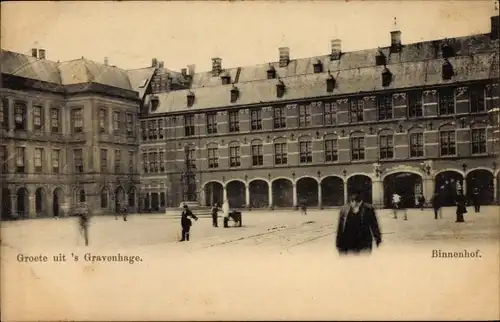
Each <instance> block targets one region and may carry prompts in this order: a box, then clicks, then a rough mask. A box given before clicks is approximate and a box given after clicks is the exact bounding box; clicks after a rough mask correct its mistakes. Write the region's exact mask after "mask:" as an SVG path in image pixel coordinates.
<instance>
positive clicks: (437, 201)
mask: <svg viewBox="0 0 500 322" xmlns="http://www.w3.org/2000/svg"><path fill="white" fill-rule="evenodd" d="M431 203H432V209H434V219H438V217H439V218H443V212H442V209H441V195H440V194H439V192H435V193H434V196H432V199H431Z"/></svg>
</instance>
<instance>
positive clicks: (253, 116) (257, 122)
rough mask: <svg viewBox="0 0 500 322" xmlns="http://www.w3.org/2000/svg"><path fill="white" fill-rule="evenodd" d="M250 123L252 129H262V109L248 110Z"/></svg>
mask: <svg viewBox="0 0 500 322" xmlns="http://www.w3.org/2000/svg"><path fill="white" fill-rule="evenodd" d="M250 123H251V129H252V131H258V130H262V109H260V108H255V109H252V110H250Z"/></svg>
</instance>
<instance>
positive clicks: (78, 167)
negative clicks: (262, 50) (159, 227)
mask: <svg viewBox="0 0 500 322" xmlns="http://www.w3.org/2000/svg"><path fill="white" fill-rule="evenodd" d="M0 62H1V67H2V79H1V88H0V95H1V99H2V109H1V110H0V114H1V115H0V122H1V124H0V137H1V142H0V165H1V169H0V170H1V171H0V179H1V190H2V193H1V199H0V204H1V207H0V210H1V214H2V218H6V217H8V216H9V215H12V216H16V217H17V216H21V217H40V216H49V215H53V214H58V213H61V212H62V213H63V214H64V215H65V214H67V213H68V212H72V211H74V210H75V208H77V207H78V206H79V205H81V203H85V204H86V205H87V206H88V208H89V209H91V210H92V212H93V213H94V214H98V213H106V212H114V211H115V210H116V209H117V208H118V207H119V206H120V205H124V204H128V205H129V207H130V208H131V209H132V210H137V209H138V196H139V193H138V192H139V190H138V189H139V183H140V181H139V173H138V171H137V170H138V152H137V151H138V145H139V141H138V132H139V131H138V115H139V112H140V106H141V105H142V101H143V98H144V96H145V95H146V94H147V93H149V92H150V91H151V89H152V80H153V79H156V80H158V79H160V80H161V82H158V84H157V85H155V86H156V87H157V88H158V89H159V86H163V87H164V88H167V87H168V86H170V87H174V88H179V87H180V88H182V86H184V85H183V83H186V80H187V77H180V76H178V77H177V78H176V79H175V80H174V81H172V84H169V85H167V84H166V82H167V81H168V80H170V78H168V77H164V76H165V75H167V74H168V75H180V73H174V72H171V71H168V70H166V69H165V68H163V66H162V65H163V63H162V62H159V61H158V60H157V59H154V60H153V64H152V66H151V67H148V68H142V69H135V70H123V69H120V68H117V67H115V66H109V65H108V63H107V59H105V62H104V63H97V62H93V61H90V60H87V59H85V58H83V57H82V58H81V59H77V60H73V61H68V62H62V63H59V62H53V61H50V60H48V59H46V52H45V50H43V49H32V53H31V55H24V54H19V53H14V52H10V51H6V50H2V51H1V56H0ZM176 82H178V83H176ZM174 83H175V84H174Z"/></svg>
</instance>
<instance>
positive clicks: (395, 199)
mask: <svg viewBox="0 0 500 322" xmlns="http://www.w3.org/2000/svg"><path fill="white" fill-rule="evenodd" d="M392 208H393V211H394V219H398V212H399V210H400V209H402V210H403V214H404V220H408V213H407V211H406V207H404V205H403V202H402V198H401V196H400V195H398V194H397V193H395V194H393V195H392Z"/></svg>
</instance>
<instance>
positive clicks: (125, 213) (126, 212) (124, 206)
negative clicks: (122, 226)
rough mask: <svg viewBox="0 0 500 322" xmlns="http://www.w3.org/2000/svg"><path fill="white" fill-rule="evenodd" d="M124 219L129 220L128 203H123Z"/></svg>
mask: <svg viewBox="0 0 500 322" xmlns="http://www.w3.org/2000/svg"><path fill="white" fill-rule="evenodd" d="M122 211H123V221H127V214H128V207H127V205H123V209H122Z"/></svg>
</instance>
